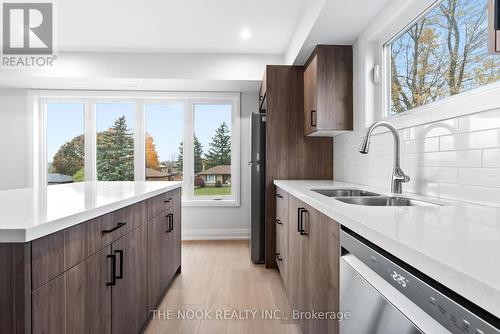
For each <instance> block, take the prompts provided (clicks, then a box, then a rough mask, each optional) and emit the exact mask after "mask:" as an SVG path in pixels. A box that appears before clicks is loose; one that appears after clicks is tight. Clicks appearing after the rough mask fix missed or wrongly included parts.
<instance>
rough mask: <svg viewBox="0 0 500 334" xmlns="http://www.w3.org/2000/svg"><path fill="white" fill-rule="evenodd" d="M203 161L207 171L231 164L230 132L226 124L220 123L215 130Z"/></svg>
mask: <svg viewBox="0 0 500 334" xmlns="http://www.w3.org/2000/svg"><path fill="white" fill-rule="evenodd" d="M205 160H206V168H207V169H208V168H211V167H214V166H219V165H230V164H231V132H230V131H229V127H228V126H227V124H226V122H222V123H221V124H220V125H219V127H218V128H217V129H216V130H215V134H214V136H213V137H212V140H211V142H210V144H209V149H208V152H207V154H206V155H205Z"/></svg>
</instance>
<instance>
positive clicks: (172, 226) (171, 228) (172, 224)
mask: <svg viewBox="0 0 500 334" xmlns="http://www.w3.org/2000/svg"><path fill="white" fill-rule="evenodd" d="M169 215H170V231H173V230H174V214H173V213H169Z"/></svg>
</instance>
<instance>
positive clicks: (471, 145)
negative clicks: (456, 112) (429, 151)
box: [439, 129, 500, 151]
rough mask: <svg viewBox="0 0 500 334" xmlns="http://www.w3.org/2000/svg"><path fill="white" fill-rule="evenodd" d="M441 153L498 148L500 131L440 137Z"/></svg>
mask: <svg viewBox="0 0 500 334" xmlns="http://www.w3.org/2000/svg"><path fill="white" fill-rule="evenodd" d="M439 140H440V150H441V151H455V150H470V149H481V148H492V147H499V146H500V129H494V130H487V131H478V132H469V133H461V134H456V135H452V136H444V137H440V138H439Z"/></svg>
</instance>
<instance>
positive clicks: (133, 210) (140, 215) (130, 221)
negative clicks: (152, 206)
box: [124, 201, 148, 233]
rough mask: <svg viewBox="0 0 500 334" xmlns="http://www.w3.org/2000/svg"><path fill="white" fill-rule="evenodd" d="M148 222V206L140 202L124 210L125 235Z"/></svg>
mask: <svg viewBox="0 0 500 334" xmlns="http://www.w3.org/2000/svg"><path fill="white" fill-rule="evenodd" d="M147 220H148V204H147V201H142V202H139V203H136V204H133V205H130V206H128V207H126V208H125V221H126V222H127V225H126V226H124V227H125V233H128V232H130V231H132V230H135V229H136V228H138V227H139V226H141V225H142V224H144V223H146V221H147Z"/></svg>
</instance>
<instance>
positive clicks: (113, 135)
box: [97, 116, 134, 181]
mask: <svg viewBox="0 0 500 334" xmlns="http://www.w3.org/2000/svg"><path fill="white" fill-rule="evenodd" d="M100 137H101V138H100V139H99V136H98V140H97V178H98V180H99V181H132V180H134V138H133V135H132V133H131V131H130V129H128V128H127V121H126V119H125V116H122V117H120V118H118V119H117V120H116V121H115V123H114V125H113V126H112V127H111V128H110V129H108V130H107V131H104V132H103V133H102V135H101V136H100Z"/></svg>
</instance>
